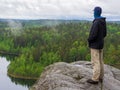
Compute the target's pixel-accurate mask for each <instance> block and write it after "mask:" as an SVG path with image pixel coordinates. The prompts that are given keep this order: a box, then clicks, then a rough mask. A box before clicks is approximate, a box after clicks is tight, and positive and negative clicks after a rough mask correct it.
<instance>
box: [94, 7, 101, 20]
mask: <svg viewBox="0 0 120 90" xmlns="http://www.w3.org/2000/svg"><path fill="white" fill-rule="evenodd" d="M101 13H102V8H101V7H95V8H94V17H95V18H97V17H100V16H101Z"/></svg>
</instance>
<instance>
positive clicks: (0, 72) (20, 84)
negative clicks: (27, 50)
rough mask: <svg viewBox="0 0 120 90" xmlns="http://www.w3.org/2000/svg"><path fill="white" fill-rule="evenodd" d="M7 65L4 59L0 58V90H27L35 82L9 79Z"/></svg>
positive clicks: (7, 62)
mask: <svg viewBox="0 0 120 90" xmlns="http://www.w3.org/2000/svg"><path fill="white" fill-rule="evenodd" d="M9 63H10V61H7V60H6V58H5V57H0V90H28V89H29V87H30V86H31V85H32V84H33V83H34V82H35V81H33V80H23V79H16V78H12V77H9V76H8V75H7V66H8V65H9Z"/></svg>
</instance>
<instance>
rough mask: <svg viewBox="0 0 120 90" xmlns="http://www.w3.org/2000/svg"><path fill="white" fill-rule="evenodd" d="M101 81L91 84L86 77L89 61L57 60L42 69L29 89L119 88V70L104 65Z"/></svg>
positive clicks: (89, 74)
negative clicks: (37, 78)
mask: <svg viewBox="0 0 120 90" xmlns="http://www.w3.org/2000/svg"><path fill="white" fill-rule="evenodd" d="M104 68H105V75H104V80H103V83H99V84H97V85H92V84H89V83H87V82H86V81H87V79H89V78H91V76H92V66H91V63H90V62H86V61H78V62H73V63H64V62H58V63H55V64H52V65H50V66H48V67H46V69H45V70H44V72H43V73H42V74H41V76H40V78H39V80H38V81H37V82H36V83H35V84H34V85H33V86H32V87H31V88H30V90H120V70H119V69H116V68H114V67H112V66H109V65H104Z"/></svg>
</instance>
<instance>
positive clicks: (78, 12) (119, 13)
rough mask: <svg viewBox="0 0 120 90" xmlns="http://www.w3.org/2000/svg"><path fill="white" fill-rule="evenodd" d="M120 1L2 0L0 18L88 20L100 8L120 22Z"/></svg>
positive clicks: (107, 15)
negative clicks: (94, 10)
mask: <svg viewBox="0 0 120 90" xmlns="http://www.w3.org/2000/svg"><path fill="white" fill-rule="evenodd" d="M119 4H120V0H0V18H15V19H46V18H48V19H51V18H66V19H88V18H93V8H94V7H95V6H100V7H102V9H103V14H102V16H105V17H107V19H114V20H115V19H116V20H120V5H119Z"/></svg>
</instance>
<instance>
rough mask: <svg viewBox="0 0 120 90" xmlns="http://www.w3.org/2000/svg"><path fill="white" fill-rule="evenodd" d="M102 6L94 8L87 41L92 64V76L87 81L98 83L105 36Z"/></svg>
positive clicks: (102, 73)
mask: <svg viewBox="0 0 120 90" xmlns="http://www.w3.org/2000/svg"><path fill="white" fill-rule="evenodd" d="M101 13H102V8H101V7H95V8H94V18H95V19H94V20H93V24H92V27H91V30H90V34H89V38H88V43H89V48H90V51H91V62H92V66H93V76H92V78H91V79H88V80H87V82H88V83H91V84H98V82H99V81H100V82H102V81H103V76H104V63H103V46H104V38H105V36H106V20H105V18H104V17H102V16H101Z"/></svg>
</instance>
